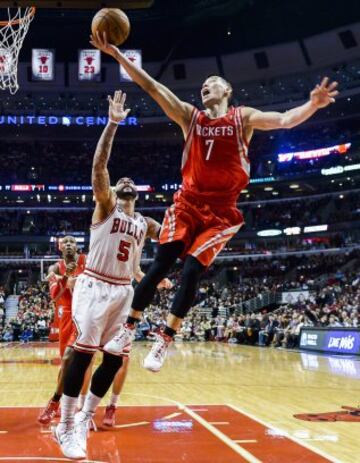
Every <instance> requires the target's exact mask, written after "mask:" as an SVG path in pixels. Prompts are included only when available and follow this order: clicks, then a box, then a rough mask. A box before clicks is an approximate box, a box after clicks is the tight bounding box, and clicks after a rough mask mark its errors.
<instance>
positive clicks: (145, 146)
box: [0, 119, 360, 192]
mask: <svg viewBox="0 0 360 463" xmlns="http://www.w3.org/2000/svg"><path fill="white" fill-rule="evenodd" d="M90 130H91V135H90V137H89V138H88V139H87V140H86V141H85V140H83V139H73V140H71V139H70V140H69V139H68V140H66V139H65V140H64V139H59V140H56V141H54V140H51V141H50V140H36V141H35V140H34V141H26V142H24V141H16V142H15V141H11V142H10V141H9V142H6V141H4V142H3V144H2V146H1V147H0V155H1V159H2V168H1V172H0V182H1V183H3V184H7V185H8V184H9V183H10V184H23V183H37V184H46V185H59V184H69V185H73V184H74V183H75V184H77V185H89V184H90V179H91V166H92V159H93V155H94V152H95V148H96V144H97V141H98V139H99V137H100V133H101V128H96V129H94V128H90ZM136 131H137V132H138V133H137V135H136V137H134V135H133V136H132V137H133V138H131V137H129V138H127V139H125V140H123V139H116V140H115V143H114V146H113V149H112V154H111V158H110V162H109V170H110V173H111V180H112V181H113V182H114V183H115V182H116V180H117V179H118V178H120V177H123V176H129V175H130V176H131V177H132V178H134V180H135V182H136V183H137V184H146V185H152V186H154V187H155V188H156V191H159V192H160V191H161V190H162V185H163V184H175V183H176V184H179V182H180V166H181V155H182V150H183V139H182V137H181V135H180V132H179V134H178V135H179V136H177V137H175V136H174V133H173V128H171V133H170V134H164V135H163V137H162V138H159V137H156V138H155V139H150V140H146V139H145V137H141V128H136ZM139 132H140V133H139ZM348 142H351V144H352V146H351V148H350V150H349V151H348V153H347V154H340V153H339V152H336V151H334V152H333V153H332V154H330V155H328V156H323V157H319V158H317V159H310V160H298V159H296V158H295V159H292V160H291V161H288V162H283V163H280V162H278V159H277V155H278V154H280V153H291V152H297V151H303V150H312V149H317V148H324V147H331V146H336V145H338V144H343V143H348ZM359 143H360V134H359V128H358V124H357V119H355V121H354V122H352V121H348V120H346V121H341V120H338V121H334V122H326V123H324V124H318V125H317V126H316V128H314V127H304V128H303V127H300V128H298V129H297V130H295V131H291V132H288V131H276V132H271V133H270V134H269V133H267V132H259V133H256V136H254V138H253V139H252V141H251V150H250V158H251V176H252V178H257V177H269V176H287V177H290V178H291V177H293V176H294V175H299V174H300V175H309V174H312V173H315V172H317V173H318V174H319V173H320V171H321V169H323V168H327V167H333V166H334V165H335V166H337V165H343V164H348V163H356V162H358V157H359ZM125 160H126V162H124V161H125Z"/></svg>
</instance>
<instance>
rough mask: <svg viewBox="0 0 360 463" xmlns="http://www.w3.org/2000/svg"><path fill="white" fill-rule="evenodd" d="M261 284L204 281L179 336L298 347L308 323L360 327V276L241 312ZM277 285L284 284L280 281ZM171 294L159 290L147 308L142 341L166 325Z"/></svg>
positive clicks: (139, 332) (140, 332) (141, 328)
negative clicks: (272, 307) (277, 304)
mask: <svg viewBox="0 0 360 463" xmlns="http://www.w3.org/2000/svg"><path fill="white" fill-rule="evenodd" d="M307 283H308V284H304V285H303V288H304V287H305V288H309V286H311V285H312V284H313V281H312V280H309V281H308V282H307ZM257 285H260V283H259V282H254V281H252V282H251V283H248V284H247V285H246V284H245V285H244V287H243V288H239V287H237V286H229V285H227V286H225V287H223V286H219V287H216V286H215V285H211V284H210V285H202V286H201V288H200V291H199V295H198V300H197V303H196V305H195V307H194V308H193V309H192V310H191V312H190V313H189V314H188V316H187V317H186V318H185V320H184V323H183V325H182V328H181V330H180V332H179V333H178V334H177V336H176V339H177V340H179V341H219V342H227V343H234V344H248V345H259V346H262V347H265V346H273V347H286V348H295V347H297V345H298V340H299V335H300V330H301V328H302V327H303V326H309V325H310V326H320V327H360V278H359V277H357V276H356V275H355V274H350V275H347V276H345V275H343V276H342V277H341V278H340V279H334V280H333V281H328V282H327V283H326V284H325V285H324V286H323V287H321V288H319V287H318V288H317V289H316V290H315V287H314V289H313V290H312V291H311V292H309V293H307V292H305V295H304V293H302V296H300V297H298V298H297V299H296V300H294V302H290V303H287V304H282V305H280V307H279V308H277V309H275V310H274V311H269V312H268V311H267V310H264V311H259V312H247V313H239V310H238V306H239V303H240V302H241V299H242V298H241V296H240V294H244V290H245V294H246V291H248V293H247V294H248V295H251V294H253V293H252V291H253V290H254V289H255V288H256V287H257ZM260 286H261V285H260ZM299 286H300V285H299V284H297V283H295V282H292V283H290V284H289V287H292V288H293V289H295V288H296V287H298V288H299ZM273 289H275V290H276V289H277V290H278V291H279V290H281V289H284V288H281V285H275V286H273ZM242 290H243V291H242ZM172 298H173V291H172V292H170V294H165V293H159V294H158V296H157V301H156V303H154V304H152V305H151V306H150V307H149V308H148V309H146V311H145V314H144V320H143V321H142V322H141V323H140V325H139V326H138V330H137V339H139V340H141V339H148V338H149V336H150V337H151V332H153V331H156V330H158V329H161V328H162V327H164V326H165V320H166V314H167V311H168V307H169V304H170V303H171V300H172ZM245 298H246V296H245V297H244V299H245ZM205 308H206V310H205Z"/></svg>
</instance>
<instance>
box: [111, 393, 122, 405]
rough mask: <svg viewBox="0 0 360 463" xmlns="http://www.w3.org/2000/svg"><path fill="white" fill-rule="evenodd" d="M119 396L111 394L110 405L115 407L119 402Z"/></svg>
mask: <svg viewBox="0 0 360 463" xmlns="http://www.w3.org/2000/svg"><path fill="white" fill-rule="evenodd" d="M119 395H120V394H111V399H110V405H114V406H115V407H116V404H117V403H118V400H119Z"/></svg>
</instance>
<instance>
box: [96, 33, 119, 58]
mask: <svg viewBox="0 0 360 463" xmlns="http://www.w3.org/2000/svg"><path fill="white" fill-rule="evenodd" d="M90 43H91V45H92V46H93V47H95V48H98V49H99V50H101V51H102V52H104V53H106V54H107V55H110V56H113V57H114V58H116V56H117V55H118V54H119V53H120V50H119V49H118V47H117V46H115V45H112V44H111V43H109V42H108V39H107V36H106V32H104V33H103V34H100V32H96V34H95V35H90Z"/></svg>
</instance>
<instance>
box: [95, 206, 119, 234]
mask: <svg viewBox="0 0 360 463" xmlns="http://www.w3.org/2000/svg"><path fill="white" fill-rule="evenodd" d="M116 206H117V204H115V206H114V207H113V209H112V210H111V212H110V214H109V215H108V216H107V217H106V219H104V220H101V221H100V222H96V223H94V224H91V225H90V229H93V228H96V227H98V226H99V225H102V224H103V223H105V222H107V221H108V220H109V219H110V217H111V216H112V215H113V213H114V212H115V209H116Z"/></svg>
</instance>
